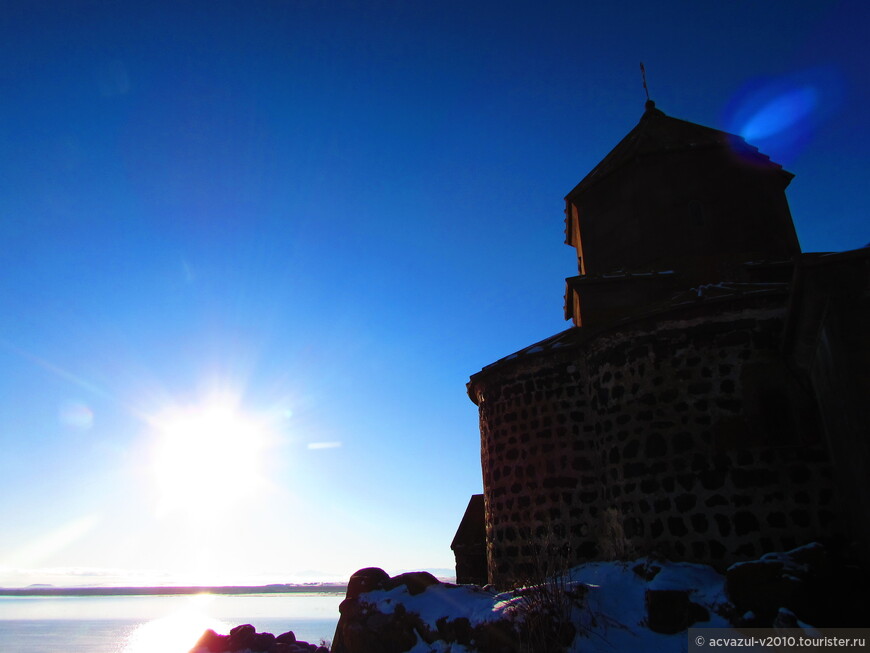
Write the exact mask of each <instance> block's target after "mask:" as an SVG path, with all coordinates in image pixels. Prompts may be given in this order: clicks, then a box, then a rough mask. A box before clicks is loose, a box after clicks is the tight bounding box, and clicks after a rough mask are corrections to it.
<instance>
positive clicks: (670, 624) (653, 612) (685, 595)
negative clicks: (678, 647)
mask: <svg viewBox="0 0 870 653" xmlns="http://www.w3.org/2000/svg"><path fill="white" fill-rule="evenodd" d="M644 599H645V602H646V622H647V627H648V628H649V629H650V630H652V631H653V632H656V633H663V634H666V635H673V634H674V633H679V632H682V631H684V630H686V628H688V627H689V626H691V625H692V624H694V623H696V622H698V621H708V620H709V619H710V614H709V613H708V612H707V610H706V609H705V608H704V607H702V606H700V605H698V604H697V603H693V602H692V601H690V600H689V591H688V590H655V589H651V590H647V591H646V594H645V595H644Z"/></svg>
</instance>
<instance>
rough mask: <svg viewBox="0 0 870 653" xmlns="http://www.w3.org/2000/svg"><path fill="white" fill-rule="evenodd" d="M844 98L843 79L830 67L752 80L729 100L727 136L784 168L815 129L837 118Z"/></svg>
mask: <svg viewBox="0 0 870 653" xmlns="http://www.w3.org/2000/svg"><path fill="white" fill-rule="evenodd" d="M842 96H843V83H842V78H841V75H840V74H839V72H838V71H837V70H835V69H833V68H814V69H810V70H804V71H799V72H797V73H794V74H791V75H787V76H783V77H779V78H774V79H757V80H752V81H750V82H748V83H747V84H746V86H744V88H742V89H741V90H740V91H739V92H738V93H737V94H736V95H735V97H734V98H733V99H732V101H731V102H730V104H729V106H728V107H727V108H726V110H725V115H724V122H725V124H726V125H727V130H728V131H730V132H732V133H735V134H739V135H740V136H741V137H742V138H743V139H745V140H746V141H747V142H749V143H750V144H751V145H754V146H755V147H757V148H758V149H759V150H761V151H762V152H764V153H765V154H767V155H769V156H770V157H771V158H773V159H774V160H775V161H777V162H778V163H787V162H789V161H790V160H791V159H793V158H794V157H795V156H797V155H798V154H799V153H800V152H801V151H802V150H803V148H804V147H805V146H806V145H807V144H808V143H809V142H810V140H811V139H812V137H813V134H814V133H815V131H816V129H818V127H819V125H821V124H822V123H823V122H824V121H825V120H827V119H829V118H831V116H833V115H834V114H835V113H836V111H837V109H838V108H839V106H840V104H841V102H842ZM738 149H739V148H738Z"/></svg>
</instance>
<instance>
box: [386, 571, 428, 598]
mask: <svg viewBox="0 0 870 653" xmlns="http://www.w3.org/2000/svg"><path fill="white" fill-rule="evenodd" d="M440 584H441V581H440V580H438V579H437V578H435V576H433V575H432V574H430V573H429V572H428V571H409V572H407V573H405V574H399V575H398V576H393V577H392V578H390V579H389V580H388V581H387V582H386V583H385V589H393V588H395V587H399V586H400V585H404V586H406V587H407V588H408V594H410V595H411V596H415V595H417V594H422V593H423V592H424V591H425V590H426V588H427V587H430V586H432V585H440Z"/></svg>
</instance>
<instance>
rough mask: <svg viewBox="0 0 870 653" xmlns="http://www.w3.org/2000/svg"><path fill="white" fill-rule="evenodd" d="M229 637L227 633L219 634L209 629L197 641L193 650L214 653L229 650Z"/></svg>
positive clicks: (222, 652)
mask: <svg viewBox="0 0 870 653" xmlns="http://www.w3.org/2000/svg"><path fill="white" fill-rule="evenodd" d="M229 639H230V638H229V637H228V636H227V635H218V634H217V633H216V632H215V631H213V630H211V629H208V630H207V631H205V632H204V633H203V634H202V636H201V637H200V638H199V641H197V643H196V645H195V646H194V647H193V650H206V651H212V653H224V651H227V650H229V649H228V648H227V645H228V641H229Z"/></svg>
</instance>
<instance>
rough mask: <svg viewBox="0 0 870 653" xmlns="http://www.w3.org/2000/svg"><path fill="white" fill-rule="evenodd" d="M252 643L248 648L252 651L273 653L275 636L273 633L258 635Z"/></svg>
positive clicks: (252, 639)
mask: <svg viewBox="0 0 870 653" xmlns="http://www.w3.org/2000/svg"><path fill="white" fill-rule="evenodd" d="M250 641H251V643H250V644H249V646H248V647H249V648H250V649H251V650H252V651H255V652H259V651H271V650H272V646H273V645H274V644H275V636H274V635H273V634H272V633H256V634H255V635H254V636H253V637H252V638H251V640H250Z"/></svg>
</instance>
